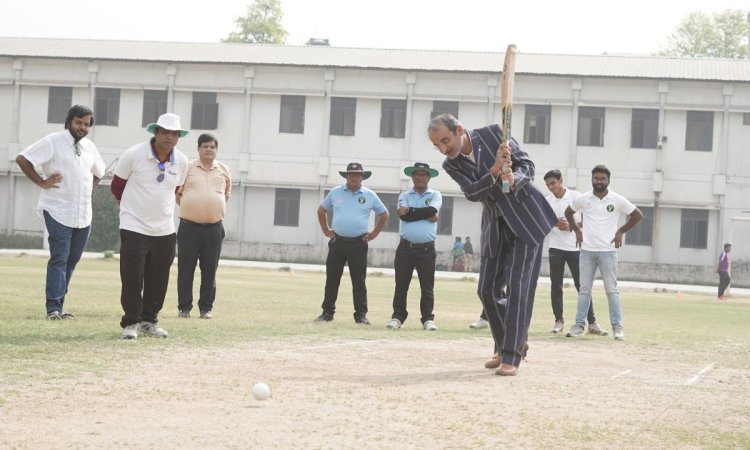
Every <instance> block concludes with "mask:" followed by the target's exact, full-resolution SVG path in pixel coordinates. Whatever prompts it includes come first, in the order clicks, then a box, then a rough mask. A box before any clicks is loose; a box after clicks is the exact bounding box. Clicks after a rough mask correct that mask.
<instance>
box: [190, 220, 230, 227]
mask: <svg viewBox="0 0 750 450" xmlns="http://www.w3.org/2000/svg"><path fill="white" fill-rule="evenodd" d="M180 221H181V222H187V223H189V224H190V225H195V226H197V227H213V226H215V225H218V224H220V223H221V222H222V221H221V220H220V221H218V222H216V223H198V222H193V221H192V220H187V219H183V218H180Z"/></svg>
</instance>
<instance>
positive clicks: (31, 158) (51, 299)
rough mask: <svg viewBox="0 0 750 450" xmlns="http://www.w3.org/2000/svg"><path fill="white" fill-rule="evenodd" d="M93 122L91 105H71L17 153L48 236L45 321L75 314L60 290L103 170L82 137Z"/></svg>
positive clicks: (85, 230) (82, 241)
mask: <svg viewBox="0 0 750 450" xmlns="http://www.w3.org/2000/svg"><path fill="white" fill-rule="evenodd" d="M93 125H94V113H93V112H92V111H91V109H89V108H88V107H86V106H81V105H75V106H73V107H72V108H70V110H69V111H68V115H67V117H66V119H65V129H64V130H62V131H58V132H55V133H52V134H49V135H47V136H45V137H43V138H42V139H40V140H39V141H37V142H35V143H33V144H31V145H30V146H29V147H27V148H26V149H25V150H24V151H22V152H21V153H20V154H19V155H18V157H16V163H17V164H18V167H20V168H21V170H22V171H23V174H24V175H26V177H27V178H28V179H29V180H31V181H32V182H33V183H34V184H36V185H37V186H39V187H40V188H41V189H42V193H41V195H40V196H39V202H38V204H37V212H38V213H39V215H40V217H41V218H43V219H44V224H45V226H46V228H47V233H48V234H49V238H48V242H49V253H50V258H49V262H48V263H47V286H46V289H45V290H46V297H47V319H50V320H60V319H72V318H73V317H74V316H73V314H71V313H69V312H65V311H64V310H63V305H64V303H65V294H67V293H68V286H69V285H70V279H71V278H72V277H73V271H74V270H75V268H76V264H78V261H79V260H80V259H81V255H82V254H83V249H84V247H85V246H86V241H88V239H89V233H90V232H91V219H92V208H91V192H92V190H93V188H94V186H96V185H97V184H98V183H99V180H100V179H101V178H102V177H103V176H104V169H105V167H104V161H103V160H102V157H101V155H100V154H99V151H98V150H97V149H96V146H95V145H94V143H93V142H91V141H90V140H89V139H86V135H87V134H88V132H89V129H90V128H91V126H93ZM37 168H39V169H41V172H42V176H39V174H38V173H37V171H36V169H37Z"/></svg>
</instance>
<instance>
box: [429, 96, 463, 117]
mask: <svg viewBox="0 0 750 450" xmlns="http://www.w3.org/2000/svg"><path fill="white" fill-rule="evenodd" d="M440 114H450V115H452V116H453V117H455V118H457V119H458V102H448V101H442V100H435V101H434V102H432V112H431V113H430V119H432V118H434V117H435V116H439V115H440Z"/></svg>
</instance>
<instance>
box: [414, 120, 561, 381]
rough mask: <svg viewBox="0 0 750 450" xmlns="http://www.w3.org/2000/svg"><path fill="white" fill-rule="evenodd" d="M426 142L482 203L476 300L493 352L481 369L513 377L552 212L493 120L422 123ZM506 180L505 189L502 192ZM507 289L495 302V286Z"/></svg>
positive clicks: (524, 160) (528, 165)
mask: <svg viewBox="0 0 750 450" xmlns="http://www.w3.org/2000/svg"><path fill="white" fill-rule="evenodd" d="M428 134H429V137H430V141H432V143H433V144H434V145H435V148H436V149H437V150H439V151H440V153H442V154H443V155H445V156H446V159H445V162H443V169H445V171H446V172H447V173H448V175H450V176H451V178H453V180H454V181H456V183H458V184H459V186H460V187H461V190H462V191H463V193H464V195H465V196H466V198H467V199H468V200H470V201H474V202H482V203H483V205H484V208H483V211H482V239H481V244H482V250H481V254H482V258H481V265H480V271H479V297H480V298H481V299H482V305H483V306H484V310H485V311H486V312H487V319H488V320H489V322H490V329H491V331H492V337H493V338H494V340H495V356H494V357H493V358H492V359H491V360H490V361H487V363H485V367H488V368H496V367H497V371H496V372H495V373H496V374H497V375H506V376H508V375H511V376H512V375H515V374H516V373H517V372H518V366H519V365H520V364H521V359H522V358H523V355H524V354H525V353H526V349H527V348H528V347H527V344H526V340H527V338H528V331H529V325H530V323H531V313H532V310H533V307H534V295H535V293H536V284H537V280H538V278H539V269H540V267H541V263H542V248H543V242H544V237H545V236H546V235H547V234H548V233H549V232H550V230H551V229H552V227H553V226H554V225H555V224H556V223H557V217H556V216H555V212H554V211H553V210H552V207H550V205H549V203H547V200H545V198H544V194H542V192H541V191H539V189H537V188H536V187H535V186H534V183H533V182H532V179H533V177H534V163H533V162H532V161H531V159H530V158H529V155H528V154H526V152H524V151H523V150H521V149H520V147H519V146H518V143H517V142H516V141H515V140H511V142H510V143H509V144H510V146H508V145H503V146H501V145H500V142H501V131H500V127H499V126H498V125H489V126H486V127H483V128H479V129H476V130H466V129H464V127H463V126H462V125H461V124H460V123H459V122H458V120H457V119H456V118H455V117H453V116H452V115H450V114H441V115H438V116H436V117H435V118H433V119H432V120H431V121H430V125H429V127H428ZM502 181H508V183H509V184H510V192H508V193H504V192H503V191H502V187H501V185H502ZM498 283H500V284H502V285H505V286H506V287H507V292H506V293H507V296H508V300H507V303H506V304H503V303H501V302H500V298H499V295H498V293H499V292H501V291H500V289H497V284H498Z"/></svg>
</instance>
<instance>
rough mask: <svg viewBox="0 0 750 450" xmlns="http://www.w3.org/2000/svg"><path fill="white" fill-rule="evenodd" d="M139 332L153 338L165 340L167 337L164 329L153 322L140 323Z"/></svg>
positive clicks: (167, 334)
mask: <svg viewBox="0 0 750 450" xmlns="http://www.w3.org/2000/svg"><path fill="white" fill-rule="evenodd" d="M141 331H143V332H144V333H146V334H149V335H151V336H154V337H160V338H165V337H167V336H169V333H167V331H166V330H165V329H164V328H162V327H160V326H159V325H158V324H156V323H154V322H141Z"/></svg>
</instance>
